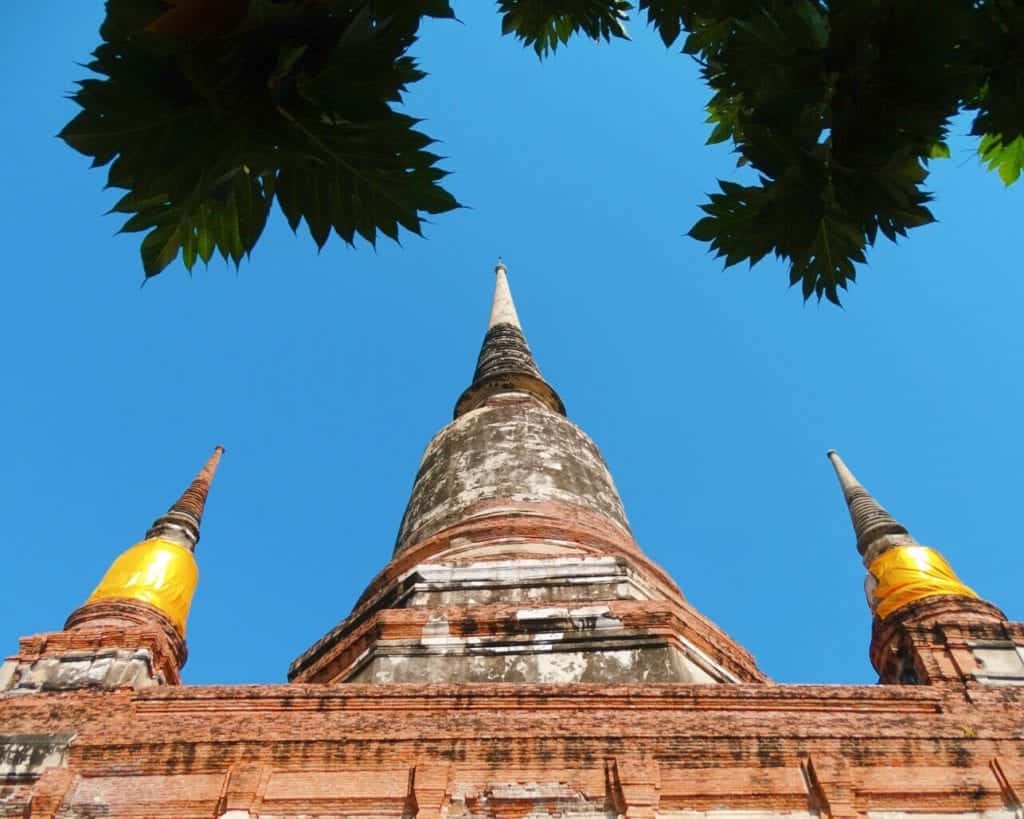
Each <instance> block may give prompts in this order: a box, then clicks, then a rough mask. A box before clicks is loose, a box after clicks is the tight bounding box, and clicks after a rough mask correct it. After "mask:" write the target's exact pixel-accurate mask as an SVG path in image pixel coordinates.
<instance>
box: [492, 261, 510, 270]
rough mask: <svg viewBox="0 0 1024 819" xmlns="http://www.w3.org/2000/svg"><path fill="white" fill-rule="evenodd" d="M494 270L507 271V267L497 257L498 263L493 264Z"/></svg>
mask: <svg viewBox="0 0 1024 819" xmlns="http://www.w3.org/2000/svg"><path fill="white" fill-rule="evenodd" d="M494 272H495V273H508V267H506V266H505V263H504V262H503V261H502V260H501V259H498V263H497V264H496V265H495V266H494Z"/></svg>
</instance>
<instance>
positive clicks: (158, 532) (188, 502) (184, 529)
mask: <svg viewBox="0 0 1024 819" xmlns="http://www.w3.org/2000/svg"><path fill="white" fill-rule="evenodd" d="M223 454H224V447H222V446H220V445H218V446H216V447H214V450H213V454H212V455H211V456H210V458H209V460H207V462H206V464H205V465H204V466H203V468H202V469H201V470H199V474H198V475H196V477H195V479H194V480H193V481H192V483H191V484H189V487H188V489H186V490H185V491H184V492H183V493H182V495H181V497H180V498H178V500H176V501H175V502H174V504H173V505H172V506H171V508H170V509H168V510H167V512H166V513H165V514H163V515H161V516H160V517H158V518H157V519H156V520H155V521H154V522H153V525H152V526H151V527H150V528H149V531H148V532H146V540H149V539H150V538H161V539H163V540H170V541H172V542H173V543H179V544H181V545H182V546H185V547H186V548H188V549H191V550H195V548H196V544H197V543H198V542H199V524H200V522H201V521H202V519H203V509H204V508H205V506H206V497H207V495H209V493H210V484H211V483H213V476H214V474H216V472H217V465H218V464H219V463H220V456H221V455H223Z"/></svg>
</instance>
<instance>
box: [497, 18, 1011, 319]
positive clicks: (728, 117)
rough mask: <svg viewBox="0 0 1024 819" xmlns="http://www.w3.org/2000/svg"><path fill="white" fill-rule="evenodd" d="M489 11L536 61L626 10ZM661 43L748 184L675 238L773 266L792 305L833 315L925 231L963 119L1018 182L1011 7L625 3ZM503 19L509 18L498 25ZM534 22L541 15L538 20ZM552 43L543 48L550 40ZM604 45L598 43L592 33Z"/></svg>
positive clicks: (716, 201)
mask: <svg viewBox="0 0 1024 819" xmlns="http://www.w3.org/2000/svg"><path fill="white" fill-rule="evenodd" d="M601 5H602V4H601V3H594V2H590V3H583V2H576V3H571V2H568V0H551V2H546V3H545V2H542V1H541V0H534V2H527V1H526V0H524V2H521V3H519V2H513V0H503V2H502V3H501V8H502V11H504V12H505V13H506V18H505V22H506V29H509V28H512V29H514V30H515V31H516V33H517V34H518V35H519V36H520V37H521V38H522V39H523V40H524V41H525V42H526V43H527V44H528V45H531V46H533V47H534V48H535V49H536V50H537V51H538V53H541V54H543V53H546V52H547V51H550V50H553V48H554V46H555V45H556V44H557V43H559V42H565V40H566V39H568V37H569V36H570V35H571V34H572V33H575V32H577V31H581V32H583V33H586V34H587V35H589V36H592V37H594V36H597V35H595V33H594V21H595V20H601V19H611V18H612V17H613V16H615V19H617V20H618V19H622V17H623V15H624V14H625V11H626V9H625V6H624V4H620V3H612V2H611V0H605V2H604V3H603V6H604V8H603V9H601V8H599V6H601ZM637 5H638V11H639V12H640V13H641V14H643V15H644V16H646V18H647V20H648V22H649V23H651V24H652V25H653V26H654V27H655V29H657V31H658V33H659V34H660V35H661V38H662V40H663V41H664V42H665V44H666V45H668V46H671V45H677V46H679V45H681V48H682V51H683V52H684V53H686V54H689V55H692V56H693V57H694V58H695V59H696V60H697V61H698V62H699V64H700V67H701V73H702V75H703V78H704V80H705V82H706V83H707V85H708V86H709V88H710V90H711V99H710V101H709V103H708V108H707V110H708V122H709V123H710V125H711V132H710V135H709V138H708V142H709V143H720V142H731V143H732V145H733V147H734V149H735V151H736V153H737V154H738V164H739V165H741V166H746V167H749V168H750V169H751V170H752V171H754V172H755V174H756V176H755V179H754V183H753V184H750V185H739V184H734V183H728V182H723V183H721V184H720V190H719V192H717V193H713V194H711V196H710V198H709V201H708V202H707V203H706V204H704V205H703V206H702V209H703V210H704V212H705V214H706V215H705V216H704V217H703V218H702V219H701V220H700V221H698V222H697V224H696V225H694V226H693V228H692V230H691V231H690V235H691V236H692V237H694V238H696V239H698V240H700V241H704V242H707V243H708V244H709V245H710V247H711V249H712V250H713V251H714V252H715V253H716V254H718V255H719V256H721V257H722V258H723V259H724V261H725V264H726V265H727V266H728V265H733V264H737V263H739V262H742V261H746V262H748V263H750V264H751V265H753V264H756V263H757V262H758V261H760V260H761V259H762V258H764V256H766V255H768V254H769V253H771V254H773V255H775V256H777V257H779V258H781V259H784V260H785V261H786V262H787V263H788V264H789V268H790V281H791V283H793V284H797V283H799V284H800V287H801V291H802V293H803V295H804V298H809V297H811V296H816V297H817V298H819V299H820V298H822V297H824V298H826V299H829V300H830V301H833V302H836V303H838V301H839V291H840V290H843V289H845V288H846V287H847V285H848V283H849V282H850V281H852V280H853V279H854V278H855V273H856V265H857V264H860V263H863V262H864V261H865V259H866V251H867V249H868V248H869V247H870V246H871V245H873V244H874V242H875V240H876V238H877V236H878V234H879V233H881V234H882V235H883V236H885V237H887V238H888V239H890V240H893V241H895V239H896V237H897V236H905V235H906V233H907V231H908V230H910V229H911V228H914V227H919V226H921V225H925V224H928V223H929V222H932V221H934V219H933V217H932V214H931V212H930V211H929V209H928V207H927V203H928V202H929V200H930V199H931V195H930V194H929V193H928V192H927V190H926V189H925V183H926V181H927V178H928V163H929V161H931V160H934V159H938V158H942V157H946V156H949V149H948V147H946V137H947V131H948V128H949V124H950V121H951V119H952V118H953V117H954V116H955V115H956V114H957V113H958V112H959V111H962V110H970V111H975V112H976V115H975V119H974V123H973V126H972V133H973V134H975V135H977V136H978V137H980V140H979V152H980V154H981V157H982V159H983V160H984V162H985V164H986V165H987V166H988V167H989V168H990V169H992V170H996V171H998V173H999V175H1000V177H1001V178H1002V179H1003V181H1004V182H1006V183H1007V184H1010V183H1012V182H1013V181H1015V180H1016V179H1017V178H1018V177H1019V176H1020V174H1021V171H1022V170H1024V4H1021V3H1017V2H1010V0H1001V1H997V2H993V0H980V1H979V0H932V2H929V3H918V2H904V1H903V0H894V2H878V0H849V1H848V2H843V3H836V2H830V0H759V2H751V1H750V0H638V4H637ZM510 10H519V11H520V13H521V16H520V17H513V16H511V15H510V14H509V11H510ZM542 11H546V12H547V16H545V15H544V13H542ZM553 32H554V33H557V34H558V36H557V37H555V36H554V34H553ZM605 36H606V38H607V35H605Z"/></svg>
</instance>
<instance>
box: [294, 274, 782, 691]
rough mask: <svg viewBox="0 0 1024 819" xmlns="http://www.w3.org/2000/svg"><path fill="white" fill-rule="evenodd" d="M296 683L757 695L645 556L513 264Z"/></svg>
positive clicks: (727, 646) (742, 663)
mask: <svg viewBox="0 0 1024 819" xmlns="http://www.w3.org/2000/svg"><path fill="white" fill-rule="evenodd" d="M289 679H290V680H292V681H293V682H310V683H314V682H316V683H341V682H377V683H391V682H516V683H527V682H543V683H555V682H557V683H572V682H593V683H641V682H651V683H653V682H677V683H718V682H731V683H736V682H748V683H750V682H764V681H765V676H764V674H763V673H761V671H760V670H759V669H758V668H757V665H756V664H755V662H754V660H753V658H752V657H751V656H750V655H749V654H748V653H747V652H746V651H744V650H743V649H742V648H741V647H740V646H739V645H737V644H736V643H735V642H734V641H733V640H732V639H730V638H729V637H728V635H726V634H725V633H724V632H722V631H721V630H720V629H719V628H718V627H717V626H715V625H714V623H712V622H711V621H709V620H708V619H707V618H705V617H703V616H702V615H701V614H700V613H699V612H697V611H696V610H695V609H694V608H693V607H692V606H690V605H689V604H688V603H687V602H686V600H685V598H684V597H683V595H682V593H681V592H680V591H679V589H678V587H677V586H676V584H675V583H674V582H673V581H672V579H671V578H670V577H669V576H668V575H667V574H666V573H665V572H664V571H663V570H662V569H661V568H660V567H659V566H657V565H656V564H655V563H653V562H652V561H651V560H650V559H649V558H648V557H647V556H646V555H644V553H643V552H642V551H641V549H640V547H639V546H638V545H637V543H636V541H635V540H634V538H633V535H632V532H631V531H630V528H629V523H628V522H627V520H626V513H625V511H624V510H623V507H622V501H621V500H620V499H619V493H618V491H617V490H616V488H615V482H614V481H613V480H612V476H611V474H610V472H609V471H608V467H607V466H606V465H605V462H604V459H603V458H602V457H601V453H600V451H599V450H598V448H597V446H596V445H595V444H594V442H593V441H592V440H591V439H590V438H589V437H588V436H587V434H586V433H585V432H583V430H581V429H580V428H579V427H577V426H576V425H575V424H573V423H572V422H571V421H570V420H569V419H568V418H566V415H565V407H564V405H563V404H562V400H561V399H560V398H559V396H558V393H557V392H556V391H555V390H554V388H553V387H552V386H551V385H550V384H548V382H547V381H545V380H544V378H543V376H541V374H540V370H539V369H538V367H537V365H536V363H535V362H534V358H533V354H532V353H531V352H530V347H529V345H528V344H527V342H526V338H525V336H524V335H523V330H522V326H521V324H520V322H519V316H518V314H517V312H516V309H515V305H514V304H513V301H512V295H511V293H510V291H509V285H508V278H507V272H506V269H505V266H504V265H502V264H499V265H498V267H497V269H496V281H495V288H494V301H493V304H492V307H491V316H490V321H489V323H488V326H487V332H486V335H485V336H484V341H483V346H482V348H481V350H480V357H479V360H478V361H477V366H476V371H475V373H474V374H473V381H472V383H471V384H470V386H469V387H468V388H467V389H466V391H465V392H464V393H463V394H462V396H461V397H460V398H459V400H458V402H457V403H456V405H455V418H454V420H453V421H452V422H451V423H450V424H448V426H446V427H445V428H444V429H442V430H441V431H440V432H438V433H437V435H435V436H434V438H433V440H432V441H431V442H430V443H429V444H428V445H427V450H426V453H425V454H424V456H423V460H422V463H421V464H420V468H419V472H418V473H417V475H416V481H415V483H414V485H413V489H412V496H411V497H410V499H409V504H408V506H407V507H406V510H405V515H404V517H403V518H402V523H401V527H400V528H399V532H398V539H397V542H396V543H395V552H394V556H393V558H392V560H391V562H390V563H389V564H388V565H387V566H386V567H385V568H384V570H383V571H382V572H381V573H380V575H378V577H377V578H376V579H375V580H374V581H373V582H372V583H371V584H370V586H369V588H368V589H367V590H366V592H365V594H364V595H363V596H362V599H361V600H360V601H359V602H358V604H357V605H356V607H355V610H354V611H353V612H352V614H351V615H350V616H349V617H348V618H346V619H345V620H344V621H343V622H342V623H341V624H340V625H338V626H337V627H336V628H335V629H333V630H332V631H331V632H330V633H329V634H327V635H326V636H325V637H324V638H323V639H321V640H320V641H319V642H317V643H316V644H315V645H314V646H312V647H311V648H310V649H309V650H308V651H306V652H305V653H304V654H303V655H302V656H301V657H299V658H298V659H297V660H296V661H295V662H294V663H293V664H292V667H291V670H290V673H289Z"/></svg>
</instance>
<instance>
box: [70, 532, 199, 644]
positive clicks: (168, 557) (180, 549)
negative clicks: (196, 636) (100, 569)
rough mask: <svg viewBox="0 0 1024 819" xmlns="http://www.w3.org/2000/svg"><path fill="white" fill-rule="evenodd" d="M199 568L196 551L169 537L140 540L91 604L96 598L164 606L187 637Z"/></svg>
mask: <svg viewBox="0 0 1024 819" xmlns="http://www.w3.org/2000/svg"><path fill="white" fill-rule="evenodd" d="M198 580H199V567H198V566H197V565H196V559H195V558H194V557H193V556H192V552H190V551H189V550H188V549H186V548H185V547H184V546H179V545H178V544H177V543H172V542H171V541H169V540H161V539H160V538H152V539H150V540H144V541H142V542H141V543H136V544H135V545H134V546H132V547H131V548H130V549H129V550H128V551H126V552H123V553H122V554H121V555H120V556H119V557H118V558H117V560H115V561H114V562H113V563H112V564H111V566H110V568H109V569H107V573H106V574H105V575H103V579H102V580H101V581H100V584H99V585H98V586H97V587H96V590H95V591H94V592H93V593H92V594H91V595H89V599H88V600H87V601H86V602H87V603H92V602H93V601H95V600H140V601H142V602H143V603H149V605H151V606H154V607H155V608H158V609H160V611H162V612H163V613H164V614H166V615H167V617H168V618H169V619H170V621H171V622H172V623H174V625H175V627H176V628H177V629H178V631H179V632H181V635H182V636H183V637H184V636H185V621H186V620H187V619H188V610H189V606H191V605H192V595H193V594H195V591H196V583H197V582H198Z"/></svg>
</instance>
